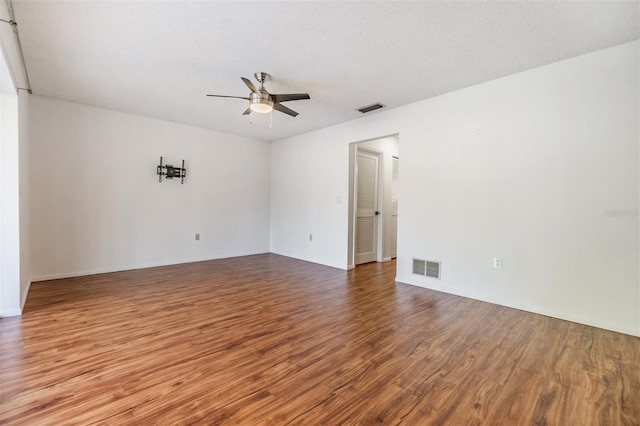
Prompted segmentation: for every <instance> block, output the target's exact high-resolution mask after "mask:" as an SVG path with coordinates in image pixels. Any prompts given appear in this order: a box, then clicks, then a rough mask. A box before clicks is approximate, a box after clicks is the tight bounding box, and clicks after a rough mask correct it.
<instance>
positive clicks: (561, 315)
mask: <svg viewBox="0 0 640 426" xmlns="http://www.w3.org/2000/svg"><path fill="white" fill-rule="evenodd" d="M396 282H397V283H400V284H408V285H413V286H416V287H422V288H427V289H429V290H433V291H439V292H442V293H448V294H453V295H455V296H460V297H466V298H467V299H473V300H479V301H481V302H487V303H491V304H494V305H499V306H505V307H507V308H512V309H518V310H520V311H525V312H531V313H534V314H538V315H544V316H547V317H552V318H557V319H561V320H564V321H571V322H575V323H578V324H584V325H588V326H591V327H596V328H602V329H604V330H611V331H615V332H618V333H623V334H628V335H630V336H637V337H640V329H633V328H632V327H626V326H620V325H619V324H610V323H607V322H604V321H594V320H593V319H590V318H582V317H578V316H575V315H571V314H569V315H567V314H566V313H565V312H556V311H555V310H553V309H540V308H534V307H531V306H526V305H522V304H506V303H504V302H502V301H496V300H493V299H491V298H486V297H478V296H477V295H473V296H472V295H468V294H462V293H459V292H453V291H447V290H444V289H442V288H440V287H437V286H430V285H429V284H428V283H424V282H420V281H416V280H412V279H410V278H407V277H396Z"/></svg>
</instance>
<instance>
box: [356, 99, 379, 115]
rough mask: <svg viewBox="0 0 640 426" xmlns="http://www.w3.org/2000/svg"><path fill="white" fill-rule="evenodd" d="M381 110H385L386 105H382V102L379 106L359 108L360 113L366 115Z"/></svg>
mask: <svg viewBox="0 0 640 426" xmlns="http://www.w3.org/2000/svg"><path fill="white" fill-rule="evenodd" d="M380 108H384V105H382V104H381V103H380V102H378V103H377V104H373V105H369V106H366V107H362V108H358V111H360V112H361V113H363V114H366V113H368V112H371V111H375V110H377V109H380Z"/></svg>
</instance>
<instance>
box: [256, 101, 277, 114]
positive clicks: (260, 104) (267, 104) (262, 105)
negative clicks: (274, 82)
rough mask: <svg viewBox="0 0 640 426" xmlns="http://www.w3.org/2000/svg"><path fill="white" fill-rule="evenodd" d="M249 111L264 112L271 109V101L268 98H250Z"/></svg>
mask: <svg viewBox="0 0 640 426" xmlns="http://www.w3.org/2000/svg"><path fill="white" fill-rule="evenodd" d="M251 111H253V112H259V113H260V114H266V113H268V112H271V111H273V101H272V100H270V99H255V100H254V99H252V100H251Z"/></svg>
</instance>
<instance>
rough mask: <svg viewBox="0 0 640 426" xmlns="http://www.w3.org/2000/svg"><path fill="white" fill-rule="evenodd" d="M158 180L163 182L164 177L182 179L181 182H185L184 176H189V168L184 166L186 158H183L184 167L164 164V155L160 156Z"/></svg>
mask: <svg viewBox="0 0 640 426" xmlns="http://www.w3.org/2000/svg"><path fill="white" fill-rule="evenodd" d="M156 173H157V174H158V182H162V177H163V176H164V178H165V179H174V178H175V179H180V184H183V183H184V178H185V177H187V169H185V168H184V160H182V167H174V166H172V165H171V164H165V165H163V164H162V157H160V165H159V166H158V169H157V172H156Z"/></svg>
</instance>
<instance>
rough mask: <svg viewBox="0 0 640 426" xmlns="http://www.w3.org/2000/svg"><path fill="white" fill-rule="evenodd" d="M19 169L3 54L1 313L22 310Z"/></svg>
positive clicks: (13, 102) (14, 104)
mask: <svg viewBox="0 0 640 426" xmlns="http://www.w3.org/2000/svg"><path fill="white" fill-rule="evenodd" d="M4 51H5V49H4V47H3V49H2V52H3V53H4ZM19 172H20V170H19V140H18V96H17V94H16V91H15V88H14V85H13V81H12V80H11V76H10V72H9V68H8V66H7V63H6V62H5V56H4V54H0V316H13V315H20V313H21V312H22V310H21V306H20V211H19V205H20V196H19V183H20V182H19Z"/></svg>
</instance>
